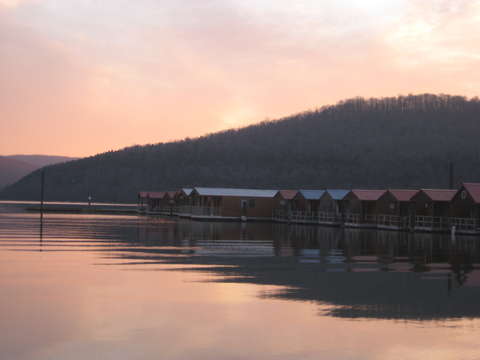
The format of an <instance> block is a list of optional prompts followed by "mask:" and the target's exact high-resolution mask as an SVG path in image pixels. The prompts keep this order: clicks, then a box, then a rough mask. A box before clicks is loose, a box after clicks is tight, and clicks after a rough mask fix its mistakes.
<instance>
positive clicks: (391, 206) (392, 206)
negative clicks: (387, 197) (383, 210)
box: [390, 202, 395, 210]
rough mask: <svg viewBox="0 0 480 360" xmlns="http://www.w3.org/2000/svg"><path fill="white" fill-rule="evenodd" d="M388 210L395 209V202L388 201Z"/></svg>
mask: <svg viewBox="0 0 480 360" xmlns="http://www.w3.org/2000/svg"><path fill="white" fill-rule="evenodd" d="M390 210H395V203H393V202H392V203H390Z"/></svg>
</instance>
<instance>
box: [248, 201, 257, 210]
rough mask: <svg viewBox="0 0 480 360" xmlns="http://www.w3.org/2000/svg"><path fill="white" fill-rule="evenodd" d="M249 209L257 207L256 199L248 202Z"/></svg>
mask: <svg viewBox="0 0 480 360" xmlns="http://www.w3.org/2000/svg"><path fill="white" fill-rule="evenodd" d="M248 207H249V208H254V207H255V199H250V200H248Z"/></svg>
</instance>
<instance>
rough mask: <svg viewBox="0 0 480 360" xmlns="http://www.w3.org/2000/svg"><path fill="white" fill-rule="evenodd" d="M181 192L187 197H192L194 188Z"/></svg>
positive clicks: (184, 189)
mask: <svg viewBox="0 0 480 360" xmlns="http://www.w3.org/2000/svg"><path fill="white" fill-rule="evenodd" d="M181 191H183V193H184V194H185V195H187V196H190V194H191V193H192V191H193V189H192V188H183V189H182V190H181Z"/></svg>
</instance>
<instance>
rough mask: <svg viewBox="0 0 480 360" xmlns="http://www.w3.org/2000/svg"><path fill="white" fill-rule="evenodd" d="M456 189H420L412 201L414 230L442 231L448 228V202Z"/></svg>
mask: <svg viewBox="0 0 480 360" xmlns="http://www.w3.org/2000/svg"><path fill="white" fill-rule="evenodd" d="M456 193H457V190H447V189H422V190H420V191H419V192H418V193H417V194H416V195H415V196H413V198H412V201H414V202H415V214H416V217H415V230H418V231H442V230H446V229H448V228H449V222H448V216H449V213H450V202H451V201H452V199H453V197H454V196H455V194H456Z"/></svg>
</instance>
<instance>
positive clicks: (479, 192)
mask: <svg viewBox="0 0 480 360" xmlns="http://www.w3.org/2000/svg"><path fill="white" fill-rule="evenodd" d="M463 187H464V188H465V189H466V190H467V191H468V193H469V194H470V196H471V197H472V198H473V201H474V202H475V203H476V204H480V183H463Z"/></svg>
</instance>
